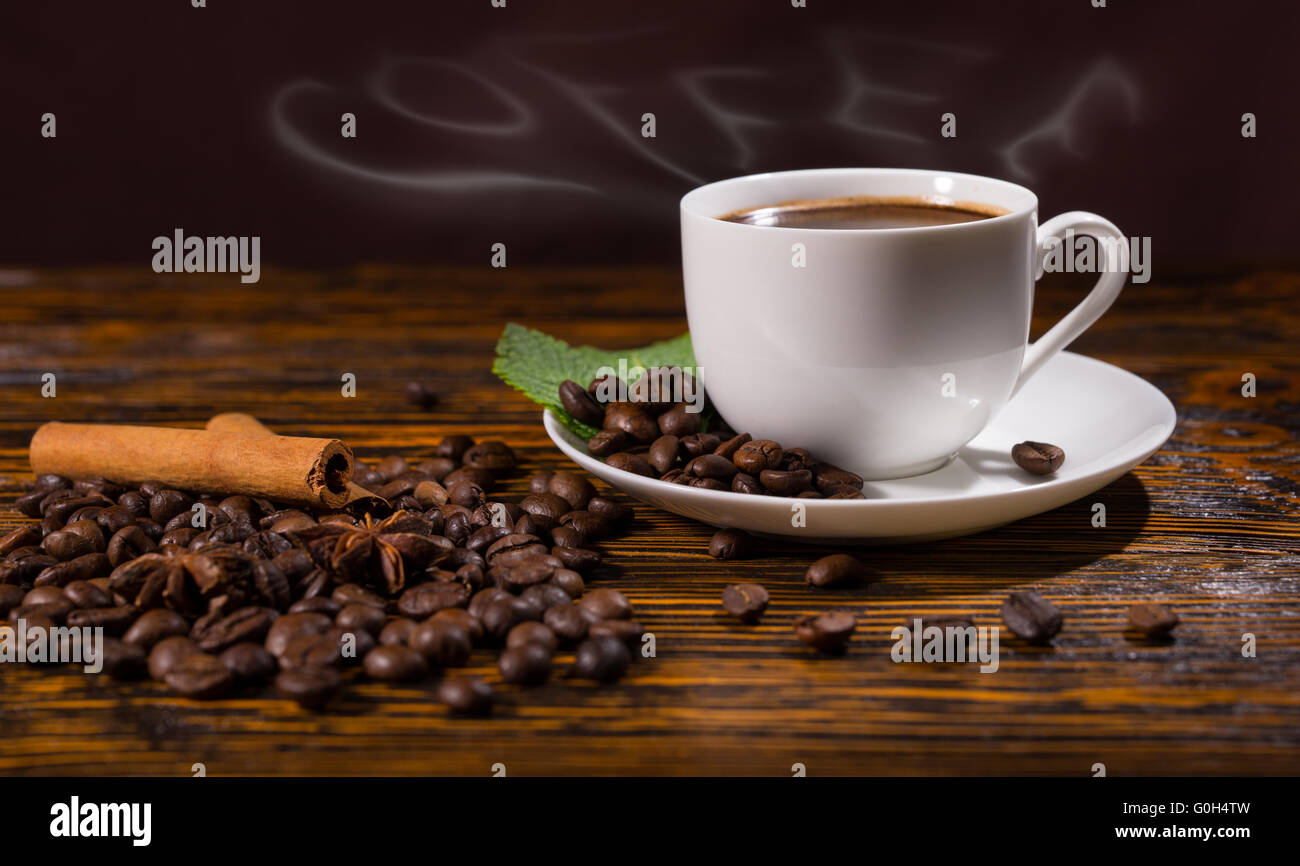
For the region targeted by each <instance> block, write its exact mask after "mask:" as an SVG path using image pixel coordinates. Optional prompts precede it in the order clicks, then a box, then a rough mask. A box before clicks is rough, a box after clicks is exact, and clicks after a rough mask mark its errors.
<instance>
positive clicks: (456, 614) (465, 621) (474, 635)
mask: <svg viewBox="0 0 1300 866" xmlns="http://www.w3.org/2000/svg"><path fill="white" fill-rule="evenodd" d="M429 621H437V622H452V623H455V624H456V625H458V626H460V627H461V628H463V629H465V632H466V634H468V635H469V639H470V641H471V643H479V642H481V641H482V640H483V623H481V622H479V620H478V617H476V616H474V615H473V614H471V613H470V612H469V611H467V610H465V609H463V608H459V607H449V608H447V609H446V610H440V611H438V612H437V613H435V614H434V615H433V616H431V617H429ZM408 643H409V641H408Z"/></svg>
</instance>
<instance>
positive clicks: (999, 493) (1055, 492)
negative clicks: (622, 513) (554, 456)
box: [542, 352, 1176, 543]
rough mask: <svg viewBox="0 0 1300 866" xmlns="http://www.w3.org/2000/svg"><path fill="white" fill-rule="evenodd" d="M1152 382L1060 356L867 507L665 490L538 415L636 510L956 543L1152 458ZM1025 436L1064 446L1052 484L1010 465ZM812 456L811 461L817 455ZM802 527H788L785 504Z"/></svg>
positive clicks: (1158, 410)
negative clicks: (944, 456)
mask: <svg viewBox="0 0 1300 866" xmlns="http://www.w3.org/2000/svg"><path fill="white" fill-rule="evenodd" d="M1175 420H1176V418H1175V412H1174V407H1173V404H1172V403H1170V402H1169V399H1168V398H1167V397H1165V395H1164V394H1162V393H1160V391H1159V390H1158V389H1156V388H1155V386H1153V385H1151V384H1150V383H1148V382H1146V381H1145V380H1143V379H1139V378H1138V377H1137V376H1134V375H1133V374H1132V373H1129V372H1126V371H1124V370H1121V369H1120V368H1118V367H1114V366H1111V365H1110V364H1106V363H1104V362H1102V361H1097V360H1094V359H1092V358H1086V357H1084V356H1083V355H1075V354H1072V353H1070V352H1062V353H1061V354H1059V355H1057V356H1056V357H1055V358H1053V359H1052V360H1051V361H1049V362H1048V363H1047V365H1046V366H1045V367H1044V368H1043V369H1042V370H1040V371H1039V372H1038V374H1037V375H1035V376H1034V378H1033V379H1031V380H1030V381H1029V382H1028V383H1027V384H1026V385H1025V387H1024V388H1023V389H1022V390H1021V391H1020V393H1019V394H1017V395H1016V397H1015V398H1014V399H1013V400H1012V401H1011V402H1010V403H1009V404H1008V405H1007V407H1006V408H1005V409H1004V410H1003V411H1002V413H1001V414H1000V415H998V417H997V418H995V419H994V420H993V423H992V424H990V425H989V426H988V427H987V428H986V429H985V430H984V431H983V432H982V433H980V435H978V436H976V437H975V438H974V439H973V440H971V441H970V443H968V444H967V445H966V447H964V448H962V449H961V451H959V452H957V458H956V459H955V460H953V461H952V462H951V463H949V464H948V465H947V466H945V467H943V468H942V469H939V470H936V471H934V472H930V473H928V474H926V475H917V476H914V477H912V478H898V479H894V480H890V481H869V482H867V484H866V486H865V487H864V488H863V491H862V492H863V493H864V494H866V497H867V498H866V499H837V500H830V499H788V498H783V497H775V496H755V495H752V494H743V493H732V492H730V491H718V490H703V489H700V488H697V487H687V486H684V485H681V484H671V483H668V482H665V481H658V480H655V479H652V478H645V477H643V476H640V475H636V474H634V473H631V472H625V471H623V470H621V469H615V468H613V467H611V466H607V465H605V463H604V462H603V461H601V460H599V459H597V458H595V457H592V456H591V455H590V454H588V453H587V448H586V443H585V442H583V441H582V440H581V439H580V438H578V437H577V436H575V435H573V433H571V432H569V430H568V429H567V428H566V427H565V426H564V425H563V424H561V423H560V422H559V421H558V420H556V418H555V417H554V416H553V415H552V414H551V413H550V411H547V412H545V413H543V416H542V423H543V424H544V425H545V426H546V432H547V433H548V434H549V435H550V437H551V439H552V440H554V442H555V444H556V445H558V446H559V448H560V450H561V451H563V452H564V453H565V454H566V455H567V456H568V457H569V459H570V460H572V461H573V462H574V463H577V464H578V465H579V466H581V467H582V468H583V469H585V470H586V471H588V472H590V473H591V474H592V475H595V476H596V477H597V478H600V479H602V480H604V481H605V482H607V483H608V484H610V485H611V486H613V487H615V488H617V489H619V490H621V491H623V492H624V493H626V494H628V495H629V496H632V497H635V498H636V499H639V500H641V501H642V502H646V503H649V504H650V505H654V506H656V507H658V508H662V509H664V510H666V511H671V512H673V513H675V514H680V515H683V516H685V517H690V518H694V519H695V520H700V521H703V522H704V523H708V524H711V525H713V526H727V527H735V528H738V529H744V530H747V531H749V532H755V533H761V534H764V535H775V536H782V537H785V538H788V539H790V540H792V541H793V540H798V541H804V542H810V543H818V542H823V543H824V542H841V543H843V542H847V541H854V542H860V543H903V542H911V541H925V540H930V539H938V538H954V537H956V536H959V535H969V534H971V533H975V532H981V531H983V530H986V529H992V528H994V527H997V526H1001V525H1003V524H1006V523H1010V522H1012V521H1014V520H1019V519H1021V518H1023V517H1029V516H1031V515H1034V514H1039V513H1041V512H1044V511H1049V510H1051V509H1053V508H1058V507H1060V506H1062V505H1065V504H1067V503H1069V502H1073V501H1074V500H1076V499H1078V498H1080V497H1082V496H1086V495H1088V494H1089V493H1092V492H1093V491H1095V490H1099V489H1100V488H1102V487H1105V486H1106V485H1107V484H1110V483H1111V482H1112V481H1114V480H1115V479H1116V478H1119V477H1120V476H1121V475H1123V474H1124V473H1125V472H1128V471H1129V470H1130V469H1132V468H1133V467H1134V466H1136V465H1138V464H1139V463H1141V462H1142V461H1143V460H1146V459H1147V458H1148V457H1150V456H1151V455H1152V454H1153V453H1155V452H1156V451H1157V450H1158V449H1159V448H1160V446H1161V445H1163V444H1164V442H1165V440H1166V439H1168V438H1169V434H1170V433H1171V432H1173V429H1174V422H1175ZM1026 439H1029V440H1033V441H1037V442H1051V443H1053V444H1055V445H1059V446H1060V447H1061V448H1063V449H1064V450H1065V463H1064V465H1062V466H1061V468H1060V469H1058V470H1057V471H1056V473H1055V474H1053V475H1050V476H1046V477H1043V476H1036V475H1030V474H1029V473H1028V472H1025V471H1024V470H1023V469H1021V468H1020V467H1018V466H1016V464H1015V463H1014V462H1013V461H1012V460H1011V446H1012V445H1014V444H1016V443H1017V442H1023V441H1024V440H1026ZM814 456H816V455H814ZM796 505H797V506H800V507H803V508H805V509H806V510H805V511H804V517H805V520H806V524H805V525H804V526H802V527H796V526H793V525H792V519H793V516H794V510H793V508H792V506H796Z"/></svg>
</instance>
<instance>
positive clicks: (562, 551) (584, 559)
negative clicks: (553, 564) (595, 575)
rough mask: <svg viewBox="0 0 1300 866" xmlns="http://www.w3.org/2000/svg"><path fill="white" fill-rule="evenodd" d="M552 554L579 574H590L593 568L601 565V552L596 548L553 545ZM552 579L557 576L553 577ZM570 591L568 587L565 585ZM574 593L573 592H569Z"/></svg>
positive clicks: (566, 589) (566, 566)
mask: <svg viewBox="0 0 1300 866" xmlns="http://www.w3.org/2000/svg"><path fill="white" fill-rule="evenodd" d="M551 556H554V557H555V558H556V559H558V560H560V562H561V564H563V565H564V567H565V568H567V569H572V570H573V571H575V572H577V573H579V574H588V573H590V572H591V570H592V569H593V568H595V567H596V566H598V565H600V554H599V553H597V552H596V551H594V550H588V549H586V548H581V547H552V548H551ZM551 579H552V580H554V579H555V578H554V577H552V578H551ZM564 589H565V592H568V587H565V588H564ZM569 594H570V595H572V594H573V593H569Z"/></svg>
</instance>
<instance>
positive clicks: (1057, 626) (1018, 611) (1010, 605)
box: [1002, 592, 1063, 645]
mask: <svg viewBox="0 0 1300 866" xmlns="http://www.w3.org/2000/svg"><path fill="white" fill-rule="evenodd" d="M1062 620H1063V617H1062V615H1061V611H1060V610H1059V609H1058V608H1057V607H1056V606H1055V605H1053V604H1052V603H1051V602H1048V601H1046V600H1045V599H1043V598H1040V597H1039V596H1038V595H1035V594H1034V593H1032V592H1013V593H1011V595H1010V597H1009V598H1007V600H1006V601H1004V602H1002V622H1004V623H1005V624H1006V626H1007V628H1009V629H1011V632H1012V633H1013V634H1015V635H1016V636H1017V637H1020V638H1022V639H1023V640H1024V641H1026V642H1027V643H1030V644H1035V645H1043V644H1046V643H1049V642H1050V641H1051V640H1052V638H1054V637H1056V633H1057V632H1059V631H1060V630H1061V622H1062Z"/></svg>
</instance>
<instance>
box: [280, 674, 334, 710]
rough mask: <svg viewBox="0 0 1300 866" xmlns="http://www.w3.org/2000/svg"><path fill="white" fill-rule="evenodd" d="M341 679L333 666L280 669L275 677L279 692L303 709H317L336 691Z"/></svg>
mask: <svg viewBox="0 0 1300 866" xmlns="http://www.w3.org/2000/svg"><path fill="white" fill-rule="evenodd" d="M341 682H342V679H341V678H340V677H339V673H338V671H336V670H334V669H333V668H323V667H302V668H297V669H295V670H291V671H281V673H280V675H279V676H277V677H276V678H275V688H276V690H277V691H279V692H280V694H282V695H284V696H285V697H287V698H289V699H290V700H293V701H296V702H297V703H298V705H299V706H301V707H303V708H305V709H311V710H318V709H320V708H321V707H323V706H324V705H325V704H326V703H328V702H329V699H330V698H331V697H333V696H334V693H335V692H337V691H338V689H339V685H340V684H341Z"/></svg>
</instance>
